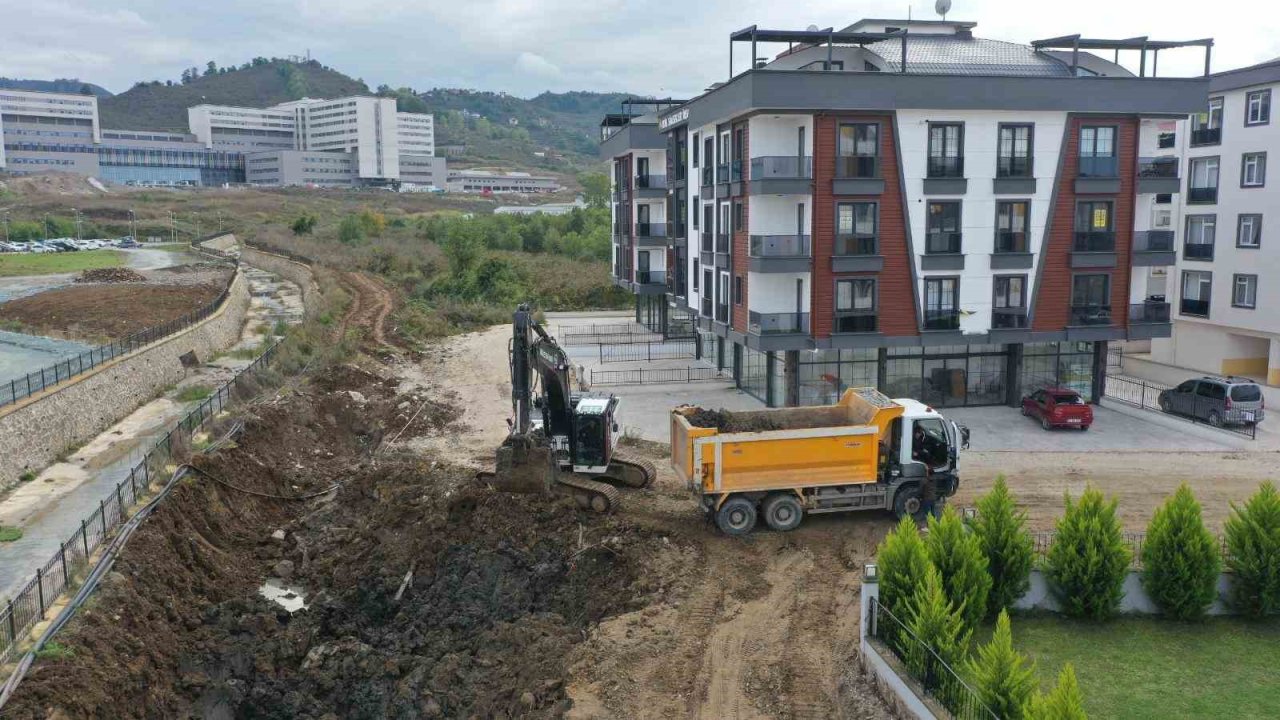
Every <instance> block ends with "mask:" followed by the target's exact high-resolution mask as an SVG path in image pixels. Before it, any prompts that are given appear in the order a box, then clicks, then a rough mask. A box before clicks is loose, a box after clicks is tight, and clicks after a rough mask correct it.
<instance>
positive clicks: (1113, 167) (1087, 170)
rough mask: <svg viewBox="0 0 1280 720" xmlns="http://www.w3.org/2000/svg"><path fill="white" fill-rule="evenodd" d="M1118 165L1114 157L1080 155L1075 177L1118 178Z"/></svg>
mask: <svg viewBox="0 0 1280 720" xmlns="http://www.w3.org/2000/svg"><path fill="white" fill-rule="evenodd" d="M1119 168H1120V165H1119V163H1118V162H1117V161H1116V157H1115V156H1114V155H1082V156H1081V157H1080V169H1079V170H1077V171H1076V175H1077V176H1079V177H1082V178H1113V177H1119V176H1120V175H1119Z"/></svg>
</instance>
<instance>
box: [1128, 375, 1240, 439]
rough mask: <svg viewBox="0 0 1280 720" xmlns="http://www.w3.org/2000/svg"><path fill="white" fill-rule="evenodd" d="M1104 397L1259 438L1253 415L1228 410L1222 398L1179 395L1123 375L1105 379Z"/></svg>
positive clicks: (1165, 388) (1170, 390)
mask: <svg viewBox="0 0 1280 720" xmlns="http://www.w3.org/2000/svg"><path fill="white" fill-rule="evenodd" d="M1106 397H1107V398H1108V399H1110V400H1115V401H1117V402H1122V403H1124V404H1126V405H1132V406H1133V407H1136V408H1139V409H1141V410H1151V411H1153V412H1162V413H1165V414H1166V415H1169V416H1171V417H1176V418H1178V419H1181V420H1188V421H1190V422H1192V423H1196V424H1198V425H1206V426H1208V427H1212V428H1213V429H1215V430H1222V431H1224V432H1229V433H1233V434H1235V435H1240V436H1242V437H1247V438H1249V439H1250V440H1254V439H1256V438H1257V435H1258V428H1257V425H1256V424H1255V422H1254V421H1253V416H1252V412H1251V411H1246V410H1241V409H1239V408H1238V407H1237V408H1233V407H1231V403H1230V402H1229V401H1227V400H1226V399H1225V398H1211V397H1205V396H1201V395H1193V394H1190V393H1178V392H1174V391H1173V390H1172V388H1170V387H1169V386H1168V385H1160V384H1158V383H1152V382H1147V381H1146V380H1139V379H1137V378H1131V377H1125V376H1123V375H1108V376H1107V388H1106Z"/></svg>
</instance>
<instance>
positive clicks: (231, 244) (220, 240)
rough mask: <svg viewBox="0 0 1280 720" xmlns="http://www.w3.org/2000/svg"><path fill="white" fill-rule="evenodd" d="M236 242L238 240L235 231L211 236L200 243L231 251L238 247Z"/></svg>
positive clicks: (220, 250)
mask: <svg viewBox="0 0 1280 720" xmlns="http://www.w3.org/2000/svg"><path fill="white" fill-rule="evenodd" d="M236 244H237V240H236V236H235V234H234V233H226V234H225V235H218V236H216V237H211V238H209V239H208V240H205V241H203V242H201V243H200V245H201V246H202V247H207V248H212V249H214V250H217V251H219V252H231V251H232V250H235V249H236Z"/></svg>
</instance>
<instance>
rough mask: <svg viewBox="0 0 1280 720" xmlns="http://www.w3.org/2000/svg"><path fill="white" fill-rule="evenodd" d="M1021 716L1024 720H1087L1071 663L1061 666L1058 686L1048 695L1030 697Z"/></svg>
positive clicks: (1038, 694) (1037, 694)
mask: <svg viewBox="0 0 1280 720" xmlns="http://www.w3.org/2000/svg"><path fill="white" fill-rule="evenodd" d="M1022 716H1023V717H1024V718H1026V720H1088V717H1089V716H1088V715H1085V712H1084V699H1083V698H1082V697H1081V696H1080V684H1079V683H1077V682H1076V671H1075V668H1073V667H1071V663H1067V664H1066V665H1063V666H1062V672H1061V673H1059V674H1058V684H1057V685H1056V686H1055V687H1054V688H1053V690H1052V691H1050V692H1049V694H1048V695H1042V694H1040V693H1038V692H1037V693H1036V694H1035V695H1034V696H1032V698H1031V701H1030V702H1028V703H1027V706H1026V707H1025V708H1024V709H1023V712H1022Z"/></svg>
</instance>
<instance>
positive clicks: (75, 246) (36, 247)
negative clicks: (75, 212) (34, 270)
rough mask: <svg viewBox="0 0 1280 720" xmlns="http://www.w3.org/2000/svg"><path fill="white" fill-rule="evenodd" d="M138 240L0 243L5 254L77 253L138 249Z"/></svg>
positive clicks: (59, 240) (66, 239)
mask: <svg viewBox="0 0 1280 720" xmlns="http://www.w3.org/2000/svg"><path fill="white" fill-rule="evenodd" d="M136 247H140V246H139V244H138V241H137V240H134V239H133V238H132V237H129V236H127V235H126V236H125V237H122V238H116V239H114V240H76V239H75V238H51V239H49V240H38V241H37V240H31V241H28V242H16V241H15V242H0V252H4V253H48V252H75V251H77V250H101V249H103V248H136Z"/></svg>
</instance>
